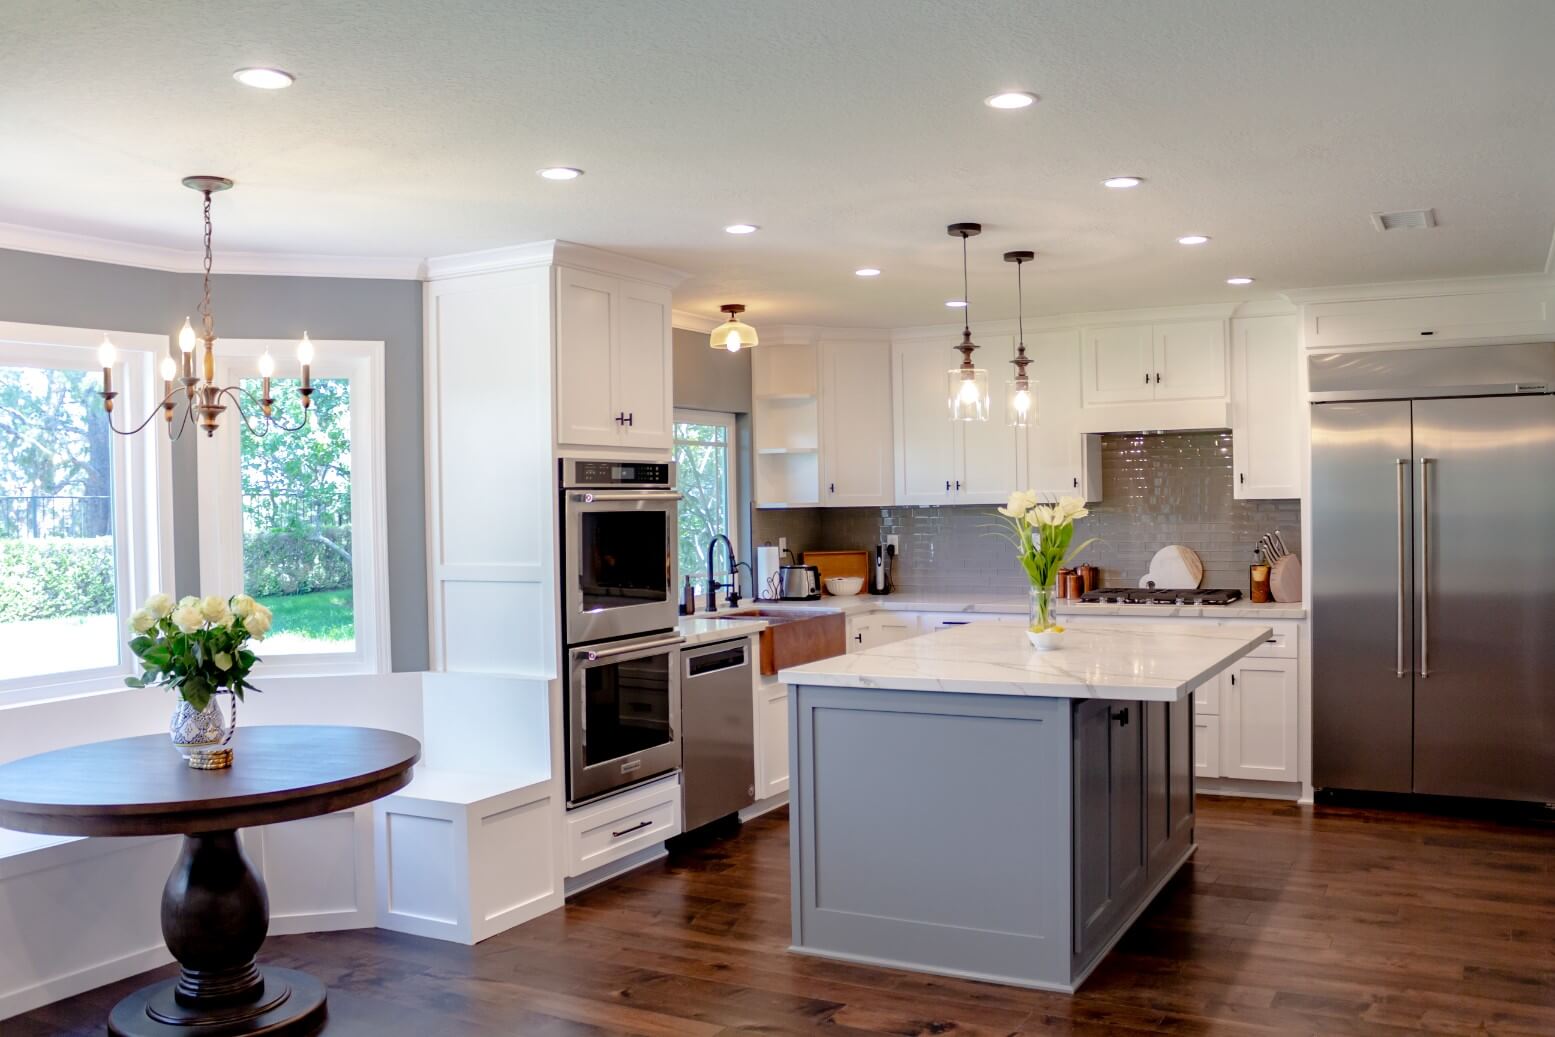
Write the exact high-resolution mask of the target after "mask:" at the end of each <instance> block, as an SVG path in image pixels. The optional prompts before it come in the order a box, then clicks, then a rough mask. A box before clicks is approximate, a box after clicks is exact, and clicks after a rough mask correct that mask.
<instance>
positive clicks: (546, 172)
mask: <svg viewBox="0 0 1555 1037" xmlns="http://www.w3.org/2000/svg"><path fill="white" fill-rule="evenodd" d="M538 172H539V174H540V175H541V176H543V177H545V178H546V179H547V180H576V179H578V177H580V176H582V175H583V170H581V169H574V168H573V167H571V166H546V167H545V168H544V169H541V170H539V171H538Z"/></svg>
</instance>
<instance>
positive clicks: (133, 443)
mask: <svg viewBox="0 0 1555 1037" xmlns="http://www.w3.org/2000/svg"><path fill="white" fill-rule="evenodd" d="M104 334H107V336H108V337H109V338H110V339H112V340H113V344H114V345H115V346H116V347H117V348H118V352H119V362H118V363H117V364H116V365H115V366H114V371H113V375H114V383H115V385H116V386H117V389H118V393H119V395H118V397H117V399H115V400H114V410H113V421H114V424H115V425H117V426H118V427H120V428H126V427H130V428H133V427H134V424H133V423H138V422H140V421H142V420H145V419H146V418H147V417H148V416H151V415H153V413H155V412H156V408H157V405H158V404H159V403H160V402H161V389H162V385H161V381H160V379H159V378H158V376H157V364H158V363H159V362H160V361H161V359H162V357H164V356H167V355H168V351H169V350H170V349H171V347H172V342H171V339H170V338H169V337H168V336H166V335H148V334H145V333H143V332H133V331H113V330H108V331H106V332H105V331H104V329H102V328H66V327H58V326H55V325H51V324H16V323H10V322H3V321H0V358H3V359H4V361H5V362H6V364H7V365H25V366H31V367H60V368H78V369H80V370H87V371H96V370H100V367H99V365H98V362H97V346H98V344H99V343H100V342H101V341H102V339H103V335H104ZM99 417H101V414H100V413H99ZM103 420H106V418H103ZM110 443H111V444H112V450H113V466H114V468H113V471H114V478H113V482H114V487H113V488H114V540H115V567H116V570H117V572H116V576H117V581H116V582H117V584H118V593H117V611H118V617H119V621H120V630H121V631H122V630H124V629H126V628H127V625H128V621H129V614H130V613H131V612H132V611H134V610H135V609H136V608H137V607H139V605H140V603H141V602H142V601H144V600H145V599H146V597H147V596H148V595H150V594H153V593H155V592H157V591H161V590H166V591H168V592H171V591H172V588H173V529H172V517H173V490H172V477H171V472H172V456H173V455H172V447H171V444H170V443H169V441H168V437H167V432H166V426H165V425H164V423H163V422H162V420H161V418H160V416H157V417H152V420H151V421H150V422H149V423H148V424H147V427H146V428H145V429H143V430H142V431H141V432H140V433H139V434H137V435H133V436H120V435H112V436H111V437H110ZM128 640H129V638H128V636H127V635H126V636H125V637H124V638H123V639H122V642H121V644H120V659H119V664H118V665H117V666H107V667H99V668H96V669H91V670H68V671H61V672H59V673H54V674H37V675H34V676H31V677H14V678H10V679H8V680H4V681H0V705H10V704H13V703H20V702H31V701H36V700H39V699H47V698H59V697H63V696H67V695H77V694H81V693H84V692H95V691H101V690H103V689H104V688H105V687H107V688H118V689H122V688H123V687H124V678H125V677H127V676H130V675H132V674H135V673H137V672H139V666H138V665H137V662H136V659H135V657H134V655H133V654H131V652H130V651H129V649H128V647H126V645H125V644H124V643H123V642H127V641H128Z"/></svg>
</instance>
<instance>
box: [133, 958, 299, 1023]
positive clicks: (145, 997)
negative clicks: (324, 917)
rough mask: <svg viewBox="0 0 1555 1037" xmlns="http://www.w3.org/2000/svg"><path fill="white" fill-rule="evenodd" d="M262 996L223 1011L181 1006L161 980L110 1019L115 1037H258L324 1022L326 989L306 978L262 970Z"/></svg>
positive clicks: (173, 983)
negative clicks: (175, 1036)
mask: <svg viewBox="0 0 1555 1037" xmlns="http://www.w3.org/2000/svg"><path fill="white" fill-rule="evenodd" d="M259 974H260V975H261V976H262V977H263V978H264V993H263V994H261V995H260V997H259V999H258V1000H257V1001H254V1002H251V1003H249V1004H246V1005H229V1006H228V1007H226V1008H202V1007H198V1006H185V1005H183V1004H180V1003H179V1001H178V999H177V998H176V996H175V990H176V988H177V987H178V983H179V981H178V980H177V979H168V980H163V981H162V982H161V983H154V984H152V985H151V986H149V987H145V988H143V989H141V990H137V991H135V993H133V994H131V995H130V996H129V997H127V998H125V999H124V1000H123V1001H120V1002H119V1003H118V1004H117V1005H115V1006H114V1008H113V1014H111V1015H110V1016H109V1017H108V1032H109V1033H110V1034H113V1035H114V1037H174V1035H177V1037H258V1035H261V1034H263V1035H267V1037H269V1035H276V1037H279V1035H281V1034H307V1033H312V1032H313V1031H314V1030H315V1029H317V1028H318V1027H319V1025H320V1024H321V1023H323V1021H324V1015H325V1006H324V984H322V983H320V982H319V981H318V980H316V979H314V978H313V977H312V976H309V975H308V974H307V973H305V972H297V971H295V970H293V969H278V968H268V967H261V968H260V969H259Z"/></svg>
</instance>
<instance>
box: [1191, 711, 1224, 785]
mask: <svg viewBox="0 0 1555 1037" xmlns="http://www.w3.org/2000/svg"><path fill="white" fill-rule="evenodd" d="M1193 773H1194V776H1195V777H1199V778H1218V777H1220V718H1219V717H1212V716H1203V715H1199V716H1195V717H1194V718H1193Z"/></svg>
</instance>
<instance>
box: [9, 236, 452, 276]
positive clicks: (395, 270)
mask: <svg viewBox="0 0 1555 1037" xmlns="http://www.w3.org/2000/svg"><path fill="white" fill-rule="evenodd" d="M0 248H4V249H13V250H15V251H17V252H34V253H38V254H40V255H45V256H59V257H61V258H63V259H81V260H85V261H87V262H89V263H112V264H114V265H116V266H132V267H138V268H140V269H142V270H160V271H162V272H164V273H170V274H198V273H200V272H201V271H202V270H203V269H204V260H205V254H204V253H203V252H199V251H196V250H194V249H179V248H168V247H166V246H163V245H141V244H136V243H135V242H130V241H117V240H114V239H112V238H98V237H92V236H91V235H88V234H71V233H68V232H66V231H57V230H44V229H42V228H39V227H24V226H22V225H21V224H16V223H0ZM213 272H214V273H217V274H259V275H264V276H270V277H357V278H372V279H375V280H391V281H418V280H420V279H421V276H422V264H421V260H419V259H409V258H404V257H398V256H312V255H293V254H287V253H280V252H218V253H217V254H216V269H215V270H214V271H213Z"/></svg>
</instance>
